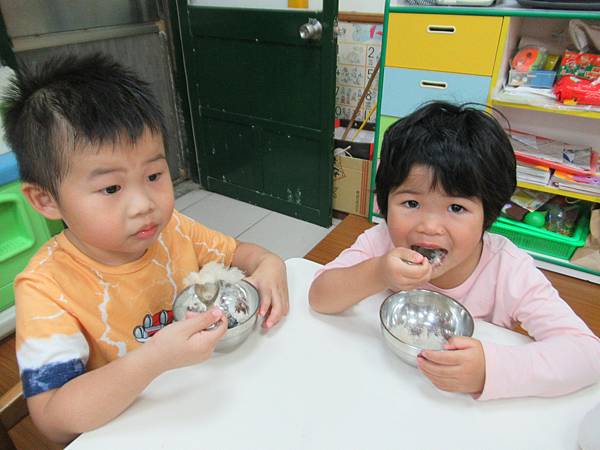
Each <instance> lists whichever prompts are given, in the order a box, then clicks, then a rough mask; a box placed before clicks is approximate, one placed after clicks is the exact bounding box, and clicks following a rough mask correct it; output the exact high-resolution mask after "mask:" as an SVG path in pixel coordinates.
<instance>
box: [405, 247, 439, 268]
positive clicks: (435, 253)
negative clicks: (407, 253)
mask: <svg viewBox="0 0 600 450" xmlns="http://www.w3.org/2000/svg"><path fill="white" fill-rule="evenodd" d="M410 249H411V250H414V251H415V252H417V253H420V254H421V255H423V256H424V257H425V258H427V260H428V261H429V264H431V265H432V266H434V267H437V266H441V265H442V263H443V262H444V259H445V258H446V255H447V254H448V250H446V249H445V248H428V247H421V246H420V245H411V246H410Z"/></svg>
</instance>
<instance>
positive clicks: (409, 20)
mask: <svg viewBox="0 0 600 450" xmlns="http://www.w3.org/2000/svg"><path fill="white" fill-rule="evenodd" d="M502 20H503V18H502V17H490V16H460V15H444V14H410V13H398V14H390V15H389V19H388V38H387V50H386V55H385V65H386V66H391V67H402V68H407V69H421V70H434V71H440V72H453V73H464V74H470V75H487V76H489V75H491V74H492V71H493V68H494V61H495V59H496V49H497V47H498V41H499V39H500V30H501V28H502Z"/></svg>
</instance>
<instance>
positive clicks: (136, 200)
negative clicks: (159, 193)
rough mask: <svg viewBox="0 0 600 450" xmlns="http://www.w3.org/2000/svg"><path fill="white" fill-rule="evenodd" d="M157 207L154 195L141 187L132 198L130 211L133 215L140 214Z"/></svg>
mask: <svg viewBox="0 0 600 450" xmlns="http://www.w3.org/2000/svg"><path fill="white" fill-rule="evenodd" d="M154 208H155V203H154V199H153V198H152V196H151V195H150V194H149V193H148V192H146V191H145V190H143V189H141V190H139V191H137V192H136V193H135V194H134V196H133V197H132V199H131V203H130V211H131V215H132V216H140V215H144V214H148V213H150V212H152V211H153V210H154Z"/></svg>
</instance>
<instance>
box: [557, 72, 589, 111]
mask: <svg viewBox="0 0 600 450" xmlns="http://www.w3.org/2000/svg"><path fill="white" fill-rule="evenodd" d="M554 94H555V95H556V98H557V99H558V101H560V102H562V103H564V104H567V105H595V106H600V78H596V79H595V80H594V81H590V80H584V79H583V78H577V77H572V76H571V77H562V78H561V79H560V80H558V82H557V83H556V84H555V85H554Z"/></svg>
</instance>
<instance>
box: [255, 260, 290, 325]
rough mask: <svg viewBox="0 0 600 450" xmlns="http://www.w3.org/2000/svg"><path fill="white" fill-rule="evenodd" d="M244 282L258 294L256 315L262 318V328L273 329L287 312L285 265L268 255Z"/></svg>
mask: <svg viewBox="0 0 600 450" xmlns="http://www.w3.org/2000/svg"><path fill="white" fill-rule="evenodd" d="M246 280H247V281H248V282H249V283H252V284H253V285H254V286H255V287H256V289H258V293H259V294H260V309H259V311H258V314H259V315H260V316H262V317H264V320H263V328H266V329H269V328H271V327H273V326H274V325H275V324H276V323H277V322H279V321H280V320H281V318H282V317H283V316H285V315H286V314H287V313H288V311H289V300H288V287H287V274H286V270H285V264H284V263H283V261H282V260H281V258H279V257H278V256H276V255H274V254H272V253H270V254H268V255H266V256H265V257H264V258H262V260H261V262H260V263H259V265H258V266H257V267H256V269H255V270H254V272H252V275H250V276H249V277H248V278H246Z"/></svg>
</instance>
